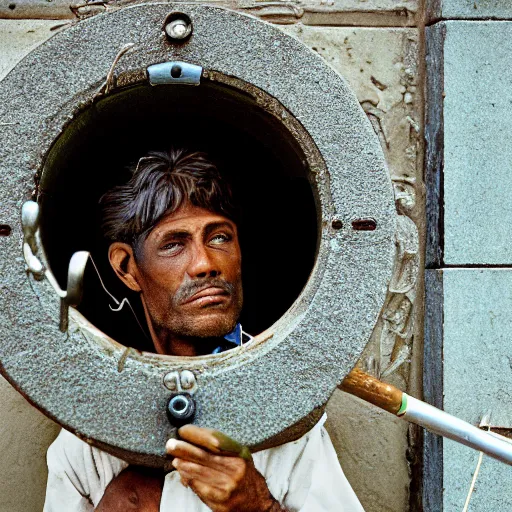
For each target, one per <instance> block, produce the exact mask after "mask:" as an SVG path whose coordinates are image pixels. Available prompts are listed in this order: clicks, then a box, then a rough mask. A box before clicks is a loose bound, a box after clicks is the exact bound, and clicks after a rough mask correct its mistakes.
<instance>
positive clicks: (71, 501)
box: [43, 414, 364, 512]
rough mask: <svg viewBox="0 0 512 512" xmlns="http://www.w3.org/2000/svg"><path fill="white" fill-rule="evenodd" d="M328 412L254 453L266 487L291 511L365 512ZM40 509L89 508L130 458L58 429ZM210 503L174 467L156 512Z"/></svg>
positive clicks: (202, 509)
mask: <svg viewBox="0 0 512 512" xmlns="http://www.w3.org/2000/svg"><path fill="white" fill-rule="evenodd" d="M325 419H326V416H325V414H324V416H323V417H322V418H321V419H320V421H319V422H318V423H317V424H316V425H315V426H314V427H313V428H312V429H311V430H310V431H309V432H308V433H306V434H305V435H304V436H302V437H301V438H300V439H298V440H297V441H293V442H291V443H286V444H284V445H281V446H278V447H275V448H270V449H268V450H262V451H260V452H257V453H255V454H253V459H254V464H255V466H256V468H257V469H258V471H259V472H260V473H261V474H262V475H263V476H264V477H265V479H266V481H267V485H268V488H269V490H270V492H271V493H272V495H273V496H274V498H275V499H277V500H278V501H279V502H280V503H281V504H282V505H283V506H284V507H286V508H287V509H288V510H289V511H290V512H299V511H300V512H324V511H325V512H331V511H332V512H364V511H363V508H362V507H361V504H360V503H359V500H358V499H357V497H356V495H355V493H354V491H353V490H352V488H351V487H350V484H349V483H348V481H347V479H346V478H345V475H344V474H343V471H342V470H341V467H340V465H339V462H338V457H337V455H336V452H335V450H334V447H333V445H332V443H331V440H330V438H329V434H328V433H327V431H326V430H325V428H324V426H323V425H324V423H325ZM47 460H48V470H49V473H48V484H47V489H46V502H45V504H44V509H43V512H93V511H94V508H95V507H96V506H97V505H98V504H99V502H100V501H101V498H102V497H103V493H104V492H105V489H106V487H107V485H108V484H109V483H110V481H111V480H112V479H113V478H115V477H116V476H117V475H118V474H119V473H121V471H122V470H123V469H125V468H126V467H127V466H128V464H127V463H126V462H124V461H123V460H121V459H118V458H116V457H114V456H112V455H109V454H108V453H105V452H103V451H101V450H99V449H98V448H94V447H92V446H90V445H88V444H87V443H85V442H83V441H81V440H80V439H78V438H77V437H75V436H74V435H73V434H71V433H69V432H67V431H66V430H61V432H60V434H59V436H58V437H57V439H56V440H55V441H54V442H53V444H52V445H51V446H50V448H49V449H48V455H47ZM176 510H180V511H184V512H207V511H209V510H210V509H209V508H208V507H207V506H206V505H205V504H204V503H203V502H202V501H201V500H200V499H199V498H198V497H197V496H196V495H195V494H194V492H193V491H192V490H191V489H190V488H186V487H184V486H183V485H182V484H181V482H180V478H179V474H178V473H177V471H173V472H172V473H169V474H167V475H166V477H165V481H164V488H163V492H162V499H161V501H160V512H171V511H176Z"/></svg>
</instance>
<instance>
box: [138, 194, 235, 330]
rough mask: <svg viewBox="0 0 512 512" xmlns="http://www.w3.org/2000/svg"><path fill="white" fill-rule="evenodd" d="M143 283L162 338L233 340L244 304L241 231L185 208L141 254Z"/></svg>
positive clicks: (217, 218) (162, 226) (215, 217)
mask: <svg viewBox="0 0 512 512" xmlns="http://www.w3.org/2000/svg"><path fill="white" fill-rule="evenodd" d="M137 282H138V284H139V286H140V288H141V293H142V300H143V303H144V306H145V308H146V312H147V313H148V314H149V316H150V318H151V321H152V324H153V328H154V329H155V331H156V332H157V333H158V332H159V331H160V332H162V331H167V332H168V333H170V334H171V335H174V336H176V337H198V338H205V337H210V336H223V335H225V334H227V333H228V332H230V331H231V330H233V328H234V327H235V325H236V322H237V320H238V317H239V316H240V311H241V309H242V300H243V298H242V278H241V253H240V245H239V243H238V233H237V228H236V225H235V224H234V223H233V222H232V221H231V220H229V219H228V218H226V217H224V216H222V215H220V214H217V213H213V212H211V211H209V210H205V209H203V208H198V207H196V206H192V205H190V204H188V203H187V204H185V205H184V206H182V207H181V208H180V209H179V210H177V211H176V212H175V213H173V214H170V215H168V216H167V217H164V218H163V219H162V220H161V221H160V222H159V223H158V224H157V225H156V226H155V227H154V228H153V230H152V231H151V232H150V234H149V236H148V237H147V238H146V240H145V241H144V242H143V243H142V247H141V248H139V250H138V251H137Z"/></svg>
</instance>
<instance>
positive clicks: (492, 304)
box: [443, 269, 512, 512]
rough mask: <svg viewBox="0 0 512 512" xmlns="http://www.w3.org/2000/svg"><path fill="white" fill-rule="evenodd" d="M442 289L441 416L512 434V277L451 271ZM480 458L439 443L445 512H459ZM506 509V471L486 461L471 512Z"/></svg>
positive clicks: (509, 489)
mask: <svg viewBox="0 0 512 512" xmlns="http://www.w3.org/2000/svg"><path fill="white" fill-rule="evenodd" d="M443 276H444V279H443V286H444V304H445V307H444V346H443V348H444V350H443V354H444V408H445V410H446V411H447V412H449V413H451V414H454V415H455V416H458V417H459V418H462V419H464V420H466V421H469V422H470V423H473V424H479V422H480V420H481V418H482V416H483V415H485V414H487V413H488V412H490V413H491V418H490V423H491V425H492V426H495V427H504V428H511V427H512V351H511V349H510V346H511V345H510V333H511V332H512V271H511V270H508V269H507V270H505V269H449V270H444V271H443ZM477 458H478V453H477V452H475V451H473V450H470V449H467V448H466V447H463V446H458V445H455V444H454V443H452V442H449V441H444V489H445V491H444V506H445V509H444V511H445V512H452V511H458V510H461V509H462V507H463V505H464V501H465V499H466V495H467V493H468V490H469V486H470V483H471V477H472V475H473V472H474V470H475V467H476V463H477ZM511 508H512V468H511V467H507V466H505V465H504V464H500V463H497V462H494V461H492V460H491V459H488V458H485V459H484V463H483V465H482V470H481V473H480V476H479V477H478V481H477V484H476V491H475V493H474V496H473V498H472V503H471V507H470V509H469V510H471V511H474V512H480V511H481V512H502V511H504V510H510V509H511Z"/></svg>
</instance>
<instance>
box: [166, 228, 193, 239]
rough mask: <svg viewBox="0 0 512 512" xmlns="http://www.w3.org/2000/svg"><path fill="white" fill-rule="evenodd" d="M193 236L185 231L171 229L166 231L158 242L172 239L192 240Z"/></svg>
mask: <svg viewBox="0 0 512 512" xmlns="http://www.w3.org/2000/svg"><path fill="white" fill-rule="evenodd" d="M191 236H192V235H191V234H190V233H189V232H188V231H183V230H181V229H176V230H174V229H169V230H166V231H164V232H163V233H162V234H161V235H160V236H159V237H158V241H159V242H162V241H164V240H168V239H170V238H173V239H178V240H185V239H187V238H191Z"/></svg>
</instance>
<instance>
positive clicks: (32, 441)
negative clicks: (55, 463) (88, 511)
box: [0, 20, 60, 512]
mask: <svg viewBox="0 0 512 512" xmlns="http://www.w3.org/2000/svg"><path fill="white" fill-rule="evenodd" d="M56 24H57V23H56V22H55V21H41V20H0V80H1V79H2V78H3V77H4V76H5V75H6V74H7V73H8V72H9V71H10V70H11V69H12V67H13V66H14V65H15V64H16V63H17V62H18V61H19V60H20V59H21V58H22V57H23V56H24V55H26V54H27V53H28V52H29V51H30V50H32V49H33V48H35V47H36V46H38V45H39V44H41V43H42V42H43V41H45V40H46V39H47V38H48V37H50V36H51V35H53V34H54V33H55V31H51V30H50V29H51V28H52V27H54V26H55V25H56ZM0 279H1V278H0ZM59 429H60V427H59V426H58V425H56V424H55V423H53V422H52V421H51V420H49V419H48V418H46V417H45V416H43V414H42V413H40V412H39V411H38V410H37V409H35V408H34V407H32V406H31V405H30V404H29V403H28V402H27V401H26V400H25V399H24V398H23V397H22V396H21V395H20V394H19V393H18V392H16V391H15V390H14V389H13V388H12V387H11V386H10V385H9V384H8V383H7V382H6V381H5V379H3V378H2V377H0V453H1V456H0V459H1V462H2V464H1V466H0V511H2V512H40V511H41V510H42V508H43V501H44V494H45V486H46V473H47V470H46V450H47V448H48V446H49V444H50V443H51V442H52V441H53V439H54V438H55V436H56V435H57V432H58V431H59Z"/></svg>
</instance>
